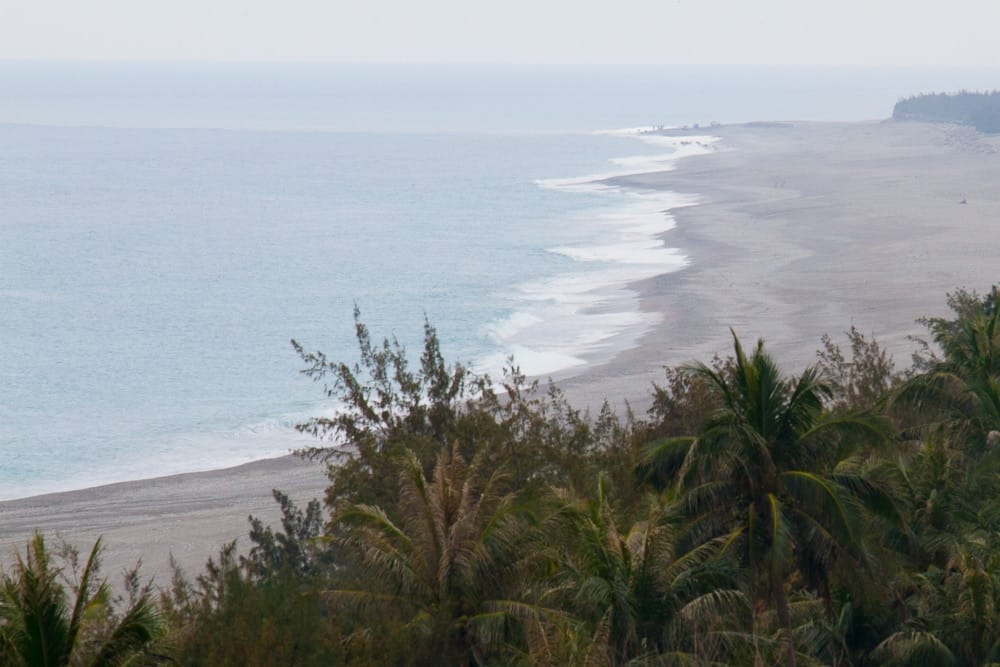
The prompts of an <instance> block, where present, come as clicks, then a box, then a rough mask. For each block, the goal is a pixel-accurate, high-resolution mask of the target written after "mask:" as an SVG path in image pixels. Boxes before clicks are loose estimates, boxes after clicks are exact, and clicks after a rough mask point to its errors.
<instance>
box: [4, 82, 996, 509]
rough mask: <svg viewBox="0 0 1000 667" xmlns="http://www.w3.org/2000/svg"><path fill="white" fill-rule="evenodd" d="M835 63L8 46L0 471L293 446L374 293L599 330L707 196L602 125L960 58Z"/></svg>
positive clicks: (740, 115) (501, 340)
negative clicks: (781, 65) (281, 63)
mask: <svg viewBox="0 0 1000 667" xmlns="http://www.w3.org/2000/svg"><path fill="white" fill-rule="evenodd" d="M821 74H822V73H821ZM821 74H817V73H816V72H812V73H807V72H804V71H791V72H789V71H777V72H771V73H767V72H756V73H755V75H754V77H753V79H754V80H753V83H754V85H750V84H748V83H747V76H746V73H745V72H744V73H739V72H737V73H733V72H726V71H722V70H715V69H712V70H666V71H664V70H655V71H654V70H648V69H642V68H639V69H634V70H622V69H615V68H607V69H589V70H588V69H582V68H577V69H572V70H565V69H563V70H560V69H548V70H540V71H531V70H524V69H518V68H513V69H503V68H491V69H486V70H465V69H461V68H438V69H425V70H414V69H408V68H339V69H338V68H333V69H330V68H315V67H300V68H295V67H264V66H249V65H248V66H240V67H230V68H225V67H216V68H210V67H193V66H188V67H166V66H150V65H147V66H139V65H135V66H115V67H112V66H96V65H91V66H77V67H69V66H59V65H41V64H25V63H6V64H0V91H2V92H0V313H2V322H3V324H2V326H0V498H11V497H19V496H25V495H31V494H35V493H42V492H48V491H53V490H63V489H70V488H79V487H82V486H88V485H92V484H97V483H103V482H110V481H118V480H124V479H135V478H140V477H148V476H154V475H161V474H167V473H171V472H178V471H186V470H201V469H208V468H215V467H221V466H224V465H231V464H236V463H241V462H244V461H247V460H252V459H255V458H261V457H264V456H271V455H276V454H281V453H284V452H286V451H288V449H289V448H292V447H296V446H300V445H301V444H303V440H302V439H301V436H298V435H297V434H296V433H295V432H294V431H293V430H292V429H291V425H292V424H294V423H295V422H297V421H299V420H302V419H304V418H305V417H307V416H308V415H311V414H316V413H317V412H320V411H323V410H329V409H331V406H330V405H329V404H328V403H326V402H324V400H323V397H322V393H321V387H319V386H317V385H314V384H313V383H311V382H309V381H308V380H307V379H305V378H303V377H301V376H300V375H299V374H298V370H299V369H300V367H301V364H300V362H299V361H298V359H297V358H296V357H295V355H294V354H293V352H292V350H291V347H290V345H289V342H288V341H289V339H290V338H293V337H294V338H296V339H297V340H299V341H300V342H302V343H303V344H304V345H305V346H306V347H307V348H309V349H321V350H323V351H325V352H326V353H327V354H328V355H329V356H331V357H332V358H334V359H341V358H342V359H348V360H353V358H354V341H353V336H352V331H353V329H352V321H351V312H352V309H353V305H354V304H355V303H357V304H358V305H359V306H360V308H361V310H362V314H363V319H364V320H365V321H366V322H367V323H368V324H369V326H370V328H371V330H372V332H373V333H374V334H375V335H376V336H382V335H397V336H398V337H399V338H400V340H402V341H403V342H404V343H405V344H407V345H408V346H409V347H411V348H416V347H417V346H418V345H419V337H420V333H421V327H422V324H423V321H424V317H425V316H426V317H427V318H428V319H429V320H430V321H431V322H432V323H434V324H435V325H436V326H437V327H438V329H439V330H440V333H441V335H442V339H443V342H444V347H445V351H446V353H447V354H448V355H449V357H452V358H459V359H463V360H466V361H470V362H472V363H474V364H476V365H478V366H479V367H480V368H483V369H487V370H493V369H495V368H496V367H497V366H498V365H499V363H500V360H502V359H503V358H504V357H505V356H506V355H507V354H509V353H514V354H515V355H516V356H517V358H518V359H519V361H521V362H522V364H523V365H524V367H525V369H526V370H528V371H529V372H536V373H542V374H545V373H550V372H555V371H558V370H560V369H566V368H572V367H578V366H580V365H581V364H585V363H593V362H594V361H599V360H602V359H606V358H609V357H610V356H612V355H613V354H614V353H615V352H616V351H618V350H620V349H623V348H624V347H626V346H628V345H631V344H633V343H634V341H635V339H636V338H637V337H638V335H639V334H641V332H642V331H644V330H645V329H646V328H647V327H649V326H654V325H657V324H659V320H657V319H656V318H651V317H650V316H643V315H641V314H640V313H639V312H638V309H637V307H636V306H637V304H636V301H635V295H634V293H632V292H631V291H630V290H628V288H627V284H628V282H629V281H630V280H634V279H637V278H641V277H644V276H647V275H652V274H655V273H657V272H664V271H671V270H682V267H683V266H684V262H685V259H684V258H683V256H682V255H680V254H678V253H676V252H674V251H672V250H670V249H666V248H663V247H662V244H660V243H659V242H658V241H656V240H655V237H656V234H657V233H659V232H661V231H663V230H665V229H667V228H669V226H670V224H672V223H671V220H670V218H669V216H667V215H666V214H665V213H664V212H663V211H664V210H665V209H668V208H670V207H672V206H675V205H687V204H692V203H694V201H693V200H688V199H685V198H682V197H677V196H676V195H673V194H671V193H648V192H647V193H641V192H622V191H618V190H608V189H605V188H600V187H593V186H589V185H587V181H588V179H587V178H580V177H583V176H586V175H604V174H611V173H622V172H627V171H630V170H631V171H636V170H649V169H656V168H666V167H669V166H670V164H671V156H672V155H674V154H675V150H676V148H677V147H676V146H671V145H664V144H650V143H646V142H643V141H640V140H638V139H637V138H636V137H634V136H627V135H620V134H600V133H596V132H595V131H597V130H603V129H609V128H620V127H633V126H637V125H649V124H660V123H662V124H681V123H694V122H701V123H708V122H709V121H712V120H718V121H731V120H748V119H754V118H785V117H796V118H842V119H852V118H871V117H878V116H887V115H888V114H889V113H890V111H891V106H892V103H893V102H894V101H895V99H896V97H898V96H899V95H901V94H908V93H910V92H914V88H913V87H910V88H907V89H905V90H899V92H896V90H897V88H898V89H901V88H902V87H903V86H911V85H912V86H916V85H919V84H921V82H923V81H925V80H926V81H932V80H933V81H939V80H941V77H944V74H941V73H930V74H926V73H925V74H923V75H921V76H924V77H925V79H919V80H918V79H916V78H914V79H913V80H910V79H907V78H906V77H905V76H902V75H900V74H899V73H896V75H894V76H890V75H889V74H890V73H883V74H881V75H878V76H876V74H869V75H868V78H864V77H860V79H859V77H858V76H857V75H856V73H855V75H854V76H848V75H846V74H844V73H830V72H827V73H826V79H825V84H824V79H823V77H822V76H821ZM879 76H881V77H882V78H879ZM912 76H913V77H916V76H917V74H915V73H912ZM963 76H965V77H966V78H965V79H963V80H962V81H963V83H962V85H964V87H969V88H974V87H976V83H975V82H976V81H978V79H977V78H976V77H981V76H984V75H983V73H976V72H971V73H969V72H967V73H963ZM927 77H930V78H927ZM933 77H939V78H938V79H934V78H933ZM952 78H954V76H953V77H952ZM890 84H891V85H890ZM824 85H825V87H824ZM956 87H957V86H956ZM939 89H940V88H939ZM819 91H821V92H819ZM786 112H787V113H786ZM706 141H708V139H706ZM708 149H710V147H707V148H706V150H708ZM594 306H600V310H601V313H600V314H595V313H594V312H592V311H591V310H589V309H590V308H593V307H594Z"/></svg>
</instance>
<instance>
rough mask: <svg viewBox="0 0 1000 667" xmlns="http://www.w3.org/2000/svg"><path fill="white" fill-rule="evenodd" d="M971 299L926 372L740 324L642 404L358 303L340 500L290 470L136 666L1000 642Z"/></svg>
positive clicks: (312, 360) (924, 358) (990, 393)
mask: <svg viewBox="0 0 1000 667" xmlns="http://www.w3.org/2000/svg"><path fill="white" fill-rule="evenodd" d="M949 305H950V306H951V307H952V310H953V314H954V315H953V317H951V318H935V319H929V320H927V321H926V322H925V324H926V325H927V327H928V330H929V332H930V340H929V341H928V342H927V343H926V345H925V347H924V349H923V351H922V352H921V353H920V354H919V355H918V359H917V361H916V363H915V365H914V366H913V367H912V368H911V369H908V370H905V371H903V372H897V371H896V369H895V367H894V365H893V361H892V359H891V358H889V357H888V356H887V355H886V354H885V353H884V351H883V350H882V349H881V348H880V347H879V346H878V344H877V343H876V342H875V341H874V340H871V339H868V338H866V337H865V336H864V335H862V334H861V333H860V332H858V331H857V330H856V329H852V330H851V331H850V332H849V333H848V349H847V350H846V351H843V350H841V348H840V347H839V346H838V345H837V344H836V343H835V342H834V341H833V340H832V339H830V338H829V337H826V338H824V340H823V341H822V345H823V346H822V348H821V349H820V351H819V352H818V357H817V364H816V365H815V366H812V367H809V368H806V369H804V370H802V371H800V372H799V373H797V374H795V375H791V376H789V375H786V374H784V373H783V372H782V370H781V369H780V366H779V364H778V362H777V361H776V360H775V359H774V358H772V357H771V356H770V355H769V354H768V352H767V350H766V348H765V346H764V345H763V343H762V342H758V343H757V344H756V345H754V346H753V347H749V348H747V347H744V346H743V344H742V343H741V342H740V340H739V339H738V338H737V337H736V336H735V335H734V337H733V354H732V356H731V357H728V358H725V359H716V360H713V361H712V362H711V363H710V364H707V365H706V364H698V363H693V364H689V365H685V366H681V367H678V368H672V369H667V372H666V378H665V382H664V384H663V385H662V386H656V387H654V395H653V401H652V408H651V410H650V412H649V413H648V415H647V416H646V417H645V418H641V419H640V418H637V417H635V416H634V415H631V414H630V415H626V416H625V417H624V418H623V419H622V418H619V417H617V416H616V415H614V414H613V413H612V412H611V411H610V410H608V409H606V408H605V409H603V410H601V411H600V412H599V413H598V414H597V415H595V416H592V415H590V414H588V413H586V412H580V411H577V410H575V409H574V408H572V407H571V406H570V405H569V404H568V402H567V401H566V400H565V398H564V397H563V396H562V395H561V394H560V393H559V392H558V390H556V389H554V388H548V389H545V388H540V387H539V386H538V385H537V384H534V383H529V382H527V381H526V380H525V378H524V377H523V376H521V375H520V374H519V373H518V372H517V370H516V369H515V368H512V369H510V371H509V372H508V374H507V375H506V376H505V377H504V378H503V379H502V381H501V382H500V384H499V385H496V384H494V383H493V382H492V381H491V380H490V379H489V378H485V377H480V376H477V375H476V374H474V373H472V372H471V371H469V370H468V369H467V368H465V367H463V366H462V365H454V366H449V365H447V364H446V363H445V362H444V360H443V358H442V355H441V352H440V349H439V346H438V341H437V337H436V335H435V333H434V330H433V329H432V328H431V327H429V326H428V327H427V329H426V331H425V333H426V337H425V346H424V350H423V354H422V356H421V358H420V361H419V364H418V365H417V366H411V365H410V363H409V360H408V358H407V356H406V354H405V352H404V351H403V350H402V349H401V348H400V347H399V346H398V345H396V344H395V343H393V342H390V341H386V342H384V343H382V344H379V345H376V344H375V343H373V342H372V341H371V338H370V336H369V334H368V331H367V329H365V327H364V326H363V325H362V324H360V323H358V325H357V334H358V340H359V343H360V348H361V360H360V362H359V363H358V364H357V365H355V366H348V365H346V364H341V363H335V362H331V361H330V360H328V359H327V358H326V357H324V356H323V355H322V354H320V353H308V352H306V351H305V350H304V349H303V348H302V347H301V346H298V345H296V349H297V350H298V351H299V353H300V355H301V356H302V358H303V360H304V361H305V363H306V365H307V368H306V371H305V372H306V374H307V375H309V376H311V377H313V378H314V379H317V380H320V381H322V382H325V383H326V385H327V391H328V394H329V395H330V396H331V397H332V398H335V399H337V400H338V401H340V402H342V403H343V404H344V405H345V406H346V407H345V409H344V410H343V411H342V412H340V413H338V414H337V416H335V417H333V418H328V419H316V420H314V421H312V422H310V423H308V424H305V425H303V427H302V428H303V429H304V430H307V431H310V432H312V433H314V434H315V435H316V436H317V437H318V438H319V440H318V441H317V446H316V447H315V448H313V449H311V450H309V451H307V452H304V453H303V454H304V455H306V456H309V457H311V458H313V459H315V460H318V461H323V462H325V463H326V464H327V466H328V472H329V476H330V487H329V488H328V490H327V493H326V496H325V498H324V501H323V504H322V506H321V505H320V503H319V502H313V503H310V504H308V505H307V506H306V507H305V508H299V507H297V506H296V505H295V504H294V503H292V502H291V500H290V499H289V498H288V497H287V496H284V495H283V494H281V493H279V492H276V494H275V497H276V500H277V501H278V502H279V504H280V507H281V510H282V514H283V520H282V523H281V526H280V528H279V529H274V528H271V527H267V526H264V525H263V524H262V523H261V522H260V521H258V520H253V519H252V521H251V531H250V544H251V548H250V550H249V552H248V553H247V554H246V555H245V556H243V557H239V556H238V555H237V553H236V549H235V546H233V545H229V546H227V547H225V548H223V550H222V551H221V553H220V555H219V557H218V558H216V559H213V560H212V561H210V562H209V564H208V566H207V568H206V571H205V572H204V573H203V574H202V575H201V576H199V577H198V578H197V579H196V580H195V581H193V582H191V581H187V580H185V579H183V578H182V577H178V579H177V580H176V581H175V582H174V585H173V587H172V589H171V590H170V591H166V592H164V593H163V594H162V600H161V607H160V608H161V613H162V615H163V617H164V619H165V622H166V625H167V626H168V631H167V634H166V636H165V637H163V638H161V639H158V640H157V641H156V642H155V644H154V650H151V651H150V650H147V651H145V652H140V653H136V654H135V659H134V661H133V662H132V663H131V664H144V663H147V662H153V661H155V660H158V659H159V660H169V661H172V662H173V663H175V664H184V665H229V664H231V665H237V664H238V665H279V664H280V665H286V664H296V665H330V664H360V665H384V664H392V665H423V664H441V665H719V664H727V665H730V664H731V665H755V666H756V665H772V664H792V665H816V664H825V665H838V666H839V665H856V666H862V665H864V666H867V665H987V664H993V663H996V662H1000V641H998V639H1000V539H998V535H1000V449H998V447H1000V418H998V415H1000V409H998V408H1000V400H998V399H997V396H1000V391H998V387H1000V326H998V324H1000V295H998V293H997V291H996V290H994V291H992V292H991V293H990V294H989V295H986V296H981V295H977V294H975V293H968V292H958V293H956V294H954V295H951V296H950V297H949ZM39 562H40V561H38V559H37V558H36V557H35V556H34V555H31V551H30V549H29V560H28V561H25V562H22V563H21V565H20V568H19V569H17V568H16V569H15V570H14V571H13V572H12V573H11V574H10V575H8V579H7V583H6V584H5V593H4V599H5V600H11V599H16V598H17V595H16V594H15V593H16V591H17V590H19V589H18V586H19V585H22V584H17V585H15V584H13V583H10V582H16V581H18V580H24V581H27V579H26V577H27V574H28V573H30V572H34V571H36V570H37V571H38V572H51V569H50V568H49V566H48V565H46V564H42V565H39ZM106 595H107V594H106V592H105V593H101V596H106ZM101 596H98V597H101ZM145 603H148V599H146V602H145ZM5 604H9V603H8V602H5ZM4 609H5V610H6V609H8V607H4ZM6 613H7V612H5V614H6ZM126 616H127V614H125V615H122V614H118V615H114V616H107V615H105V616H104V618H105V619H106V620H105V622H103V623H101V624H98V625H96V626H93V627H94V629H92V630H89V631H87V632H84V633H81V634H80V635H79V636H80V637H83V636H87V637H88V638H89V639H87V641H85V642H84V643H83V644H80V646H86V647H88V648H87V651H89V652H85V653H86V655H91V654H92V652H93V650H95V649H94V648H93V647H96V646H98V642H97V640H98V638H100V637H103V636H109V635H104V634H102V633H101V632H99V631H98V630H101V629H108V628H111V627H113V623H112V621H114V620H115V619H123V618H125V617H126ZM3 618H4V619H5V625H3V626H0V636H2V637H4V638H5V641H6V642H8V643H9V642H10V641H12V638H13V637H15V636H16V635H15V633H14V628H15V627H16V625H15V624H14V623H13V622H12V621H9V620H6V619H8V618H14V616H8V615H4V617H3ZM22 625H24V624H23V623H22ZM151 636H152V635H151ZM78 642H79V640H78ZM91 642H92V643H91ZM56 644H57V645H58V644H59V642H56ZM8 645H12V644H4V646H8ZM63 653H65V652H63ZM85 653H81V654H80V655H81V656H82V655H84V654H85ZM74 660H77V662H73V663H72V664H86V662H85V658H80V659H76V658H74ZM14 664H17V663H14ZM23 664H50V663H33V662H25V663H23ZM51 664H65V663H51Z"/></svg>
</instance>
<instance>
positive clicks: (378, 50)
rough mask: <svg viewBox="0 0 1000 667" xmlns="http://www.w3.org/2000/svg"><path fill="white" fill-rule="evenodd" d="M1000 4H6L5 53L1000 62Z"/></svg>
mask: <svg viewBox="0 0 1000 667" xmlns="http://www.w3.org/2000/svg"><path fill="white" fill-rule="evenodd" d="M998 25H1000V2H997V1H996V0H949V1H948V2H929V1H928V0H826V1H814V0H758V1H756V2H755V1H754V0H615V1H611V0H281V1H280V2H279V1H278V0H0V59H45V60H66V59H113V60H168V61H169V60H209V61H215V60H221V61H324V62H383V63H384V62H390V63H398V62H414V63H560V64H561V63H649V64H661V63H662V64H692V63H699V64H732V63H747V64H803V65H817V64H844V65H847V64H861V65H907V64H914V65H927V64H934V65H984V66H998V65H1000V46H997V41H996V36H995V28H996V26H998Z"/></svg>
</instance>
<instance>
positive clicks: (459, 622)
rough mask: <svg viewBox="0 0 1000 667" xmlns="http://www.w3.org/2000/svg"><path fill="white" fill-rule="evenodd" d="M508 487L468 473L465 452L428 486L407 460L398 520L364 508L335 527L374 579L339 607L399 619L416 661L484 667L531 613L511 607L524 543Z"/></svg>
mask: <svg viewBox="0 0 1000 667" xmlns="http://www.w3.org/2000/svg"><path fill="white" fill-rule="evenodd" d="M508 482H509V480H508V476H507V474H506V473H505V472H504V471H503V470H500V469H495V470H493V471H492V472H489V473H486V472H485V471H483V470H481V469H480V466H479V465H478V464H477V462H475V461H474V463H473V465H472V466H469V465H468V464H466V462H465V460H464V459H463V458H462V456H461V454H460V453H459V450H458V446H457V445H455V446H453V447H446V448H442V450H441V452H440V453H439V455H438V458H437V462H436V464H435V466H434V470H433V475H432V478H431V479H429V480H428V479H427V478H426V477H425V475H424V472H423V470H422V468H421V465H420V462H419V460H418V459H417V457H416V455H415V454H414V453H413V452H410V451H407V452H406V455H405V458H404V463H403V472H402V473H401V475H400V478H399V502H398V504H397V508H398V514H399V516H398V517H395V518H394V517H390V515H389V514H388V513H387V512H386V511H385V510H384V509H382V508H381V507H375V506H371V505H360V504H353V505H350V506H348V507H346V508H345V509H343V510H342V511H341V512H340V513H339V514H338V516H336V517H335V521H336V522H337V523H338V524H339V525H340V526H341V527H343V528H344V529H345V532H344V533H343V536H342V537H341V538H340V540H339V541H340V543H341V544H342V545H344V546H347V547H348V548H349V549H350V551H351V552H353V553H355V554H356V555H357V557H358V559H359V562H360V565H361V568H362V570H363V572H364V576H363V578H362V580H361V581H360V584H361V586H360V588H359V589H355V590H346V589H339V590H334V591H330V597H331V598H332V599H333V600H334V601H336V602H339V603H340V604H346V605H350V606H352V607H354V608H355V609H364V608H366V607H367V608H371V607H372V606H373V605H374V606H377V607H378V613H379V616H380V617H381V620H383V621H384V620H385V619H386V617H388V616H392V615H395V618H396V620H397V621H398V622H399V623H400V625H401V627H402V629H403V631H404V632H406V633H407V634H408V636H409V637H410V639H411V640H412V641H413V642H414V644H415V646H414V647H413V651H412V652H411V654H410V657H411V658H415V659H418V660H420V659H423V660H434V661H435V662H436V663H437V664H470V663H472V664H482V662H483V661H484V657H483V656H484V655H485V654H486V653H487V652H489V651H490V650H492V649H493V648H495V647H496V646H497V645H498V644H499V643H501V641H502V639H503V635H504V633H505V632H506V628H507V627H509V625H510V623H511V622H512V614H513V613H514V611H515V610H517V609H520V610H521V611H522V612H523V611H524V610H525V609H526V607H521V606H519V605H518V604H517V603H515V602H505V601H504V599H503V598H504V594H505V593H507V592H508V591H509V590H510V588H509V585H510V583H511V580H512V579H513V575H514V574H516V570H517V565H518V562H519V559H520V558H521V553H520V550H519V547H520V544H521V540H522V539H523V536H524V531H523V528H524V525H523V523H522V521H520V520H519V519H518V518H517V516H516V513H515V507H514V502H513V501H514V495H513V494H511V493H509V492H508V491H507V489H508V486H509V483H508ZM418 643H419V644H422V648H418V647H417V644H418Z"/></svg>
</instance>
